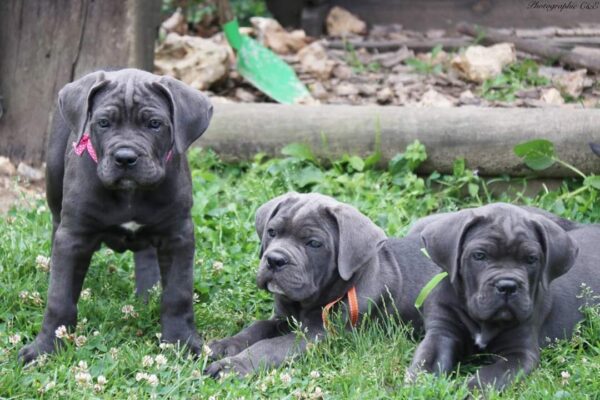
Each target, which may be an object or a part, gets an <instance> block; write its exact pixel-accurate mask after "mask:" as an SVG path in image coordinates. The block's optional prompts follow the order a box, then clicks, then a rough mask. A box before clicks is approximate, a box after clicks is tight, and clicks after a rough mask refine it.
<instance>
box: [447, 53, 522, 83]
mask: <svg viewBox="0 0 600 400" xmlns="http://www.w3.org/2000/svg"><path fill="white" fill-rule="evenodd" d="M516 60H517V54H516V51H515V46H514V44H512V43H499V44H495V45H493V46H490V47H484V46H469V47H468V48H467V49H466V50H465V51H464V52H463V53H462V54H459V55H457V56H456V57H454V58H453V59H452V61H451V63H450V65H451V66H452V68H454V69H455V70H457V71H458V72H459V74H460V75H461V76H462V77H463V78H464V79H466V80H469V81H472V82H477V83H483V81H485V80H486V79H489V78H493V77H495V76H497V75H498V74H500V73H501V72H502V68H504V67H505V66H506V65H508V64H511V63H514V62H515V61H516Z"/></svg>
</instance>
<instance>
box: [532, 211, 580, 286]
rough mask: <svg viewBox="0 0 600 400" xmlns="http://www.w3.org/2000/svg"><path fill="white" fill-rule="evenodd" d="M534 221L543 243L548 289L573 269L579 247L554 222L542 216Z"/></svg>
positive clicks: (537, 216)
mask: <svg viewBox="0 0 600 400" xmlns="http://www.w3.org/2000/svg"><path fill="white" fill-rule="evenodd" d="M532 219H533V222H534V225H535V229H536V231H537V232H538V235H539V237H540V238H541V241H542V243H541V244H542V250H543V251H544V264H545V266H544V273H543V276H542V279H543V284H544V286H546V287H547V286H548V284H549V283H550V282H552V281H553V280H554V279H556V278H558V277H559V276H561V275H563V274H566V273H567V272H568V271H569V270H570V269H571V267H572V266H573V264H575V260H576V259H577V255H578V254H579V247H577V244H575V242H573V240H572V239H571V237H570V236H569V234H568V233H567V232H566V231H565V230H564V229H563V228H561V227H560V226H559V225H557V224H556V223H554V222H553V221H552V220H550V219H548V218H546V217H544V216H541V215H534V216H533V218H532Z"/></svg>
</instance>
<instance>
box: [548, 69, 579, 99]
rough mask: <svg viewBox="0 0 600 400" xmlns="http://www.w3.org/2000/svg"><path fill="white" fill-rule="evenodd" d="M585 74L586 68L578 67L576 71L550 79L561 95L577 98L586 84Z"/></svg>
mask: <svg viewBox="0 0 600 400" xmlns="http://www.w3.org/2000/svg"><path fill="white" fill-rule="evenodd" d="M586 75H587V70H586V69H585V68H584V69H578V70H577V71H573V72H567V73H566V74H562V75H557V76H556V77H554V79H552V83H553V84H554V86H555V87H556V88H557V89H558V90H560V92H561V93H562V94H563V95H567V96H571V97H573V98H577V97H579V96H581V92H582V91H583V88H584V86H585V84H586V82H585V81H586Z"/></svg>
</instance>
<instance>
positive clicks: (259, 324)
mask: <svg viewBox="0 0 600 400" xmlns="http://www.w3.org/2000/svg"><path fill="white" fill-rule="evenodd" d="M289 332H290V326H289V324H288V322H287V321H285V320H281V319H269V320H265V321H256V322H254V323H253V324H252V325H250V326H249V327H247V328H245V329H243V330H241V331H240V332H239V333H238V334H236V335H234V336H231V337H228V338H225V339H221V340H215V341H213V342H211V343H209V345H208V346H209V347H210V350H211V358H212V359H214V360H218V359H220V358H223V357H231V356H234V355H236V354H238V353H239V352H241V351H242V350H244V349H246V348H248V347H249V346H252V345H253V344H254V343H256V342H258V341H260V340H264V339H270V338H273V337H275V336H281V335H284V334H286V333H289Z"/></svg>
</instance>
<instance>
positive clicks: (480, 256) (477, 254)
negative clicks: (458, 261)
mask: <svg viewBox="0 0 600 400" xmlns="http://www.w3.org/2000/svg"><path fill="white" fill-rule="evenodd" d="M472 257H473V259H474V260H477V261H483V260H486V259H487V254H485V253H484V252H483V251H476V252H474V253H473V255H472Z"/></svg>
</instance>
